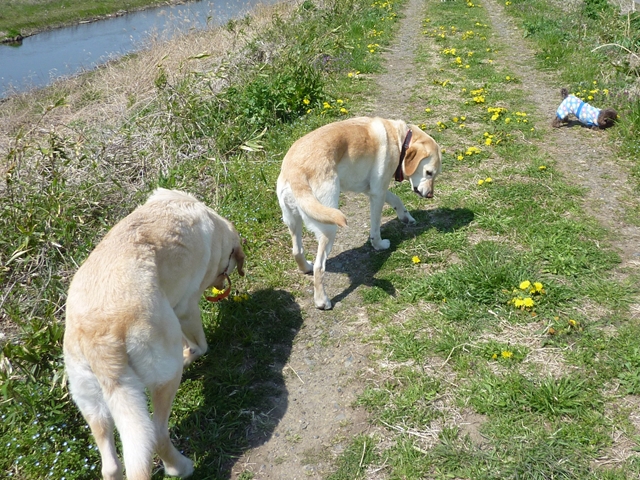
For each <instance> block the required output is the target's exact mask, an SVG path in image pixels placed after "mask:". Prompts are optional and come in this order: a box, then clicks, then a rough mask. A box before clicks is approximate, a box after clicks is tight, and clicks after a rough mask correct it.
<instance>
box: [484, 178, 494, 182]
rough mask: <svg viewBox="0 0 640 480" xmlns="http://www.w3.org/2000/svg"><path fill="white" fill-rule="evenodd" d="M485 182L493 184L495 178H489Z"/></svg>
mask: <svg viewBox="0 0 640 480" xmlns="http://www.w3.org/2000/svg"><path fill="white" fill-rule="evenodd" d="M484 181H485V183H491V182H493V178H491V177H487V178H485V179H484Z"/></svg>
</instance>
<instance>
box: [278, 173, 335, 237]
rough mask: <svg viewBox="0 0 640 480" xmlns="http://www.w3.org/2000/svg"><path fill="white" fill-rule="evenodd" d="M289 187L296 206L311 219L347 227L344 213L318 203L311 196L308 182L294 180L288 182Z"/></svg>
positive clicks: (314, 197)
mask: <svg viewBox="0 0 640 480" xmlns="http://www.w3.org/2000/svg"><path fill="white" fill-rule="evenodd" d="M289 185H290V187H291V192H292V193H293V196H294V197H295V198H296V200H297V202H298V205H299V206H300V208H301V209H302V211H303V212H304V213H306V214H307V215H309V216H310V217H311V218H313V219H314V220H317V221H318V222H321V223H328V224H334V225H338V226H339V227H346V226H347V217H345V216H344V213H342V212H341V211H340V210H338V209H337V208H332V207H327V206H326V205H323V204H322V203H320V201H319V200H318V199H317V198H316V196H315V195H314V194H313V191H312V190H311V185H309V182H308V180H306V179H296V180H294V181H290V182H289Z"/></svg>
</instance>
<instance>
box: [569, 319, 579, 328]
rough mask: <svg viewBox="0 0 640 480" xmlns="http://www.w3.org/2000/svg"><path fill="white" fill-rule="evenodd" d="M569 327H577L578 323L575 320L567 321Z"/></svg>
mask: <svg viewBox="0 0 640 480" xmlns="http://www.w3.org/2000/svg"><path fill="white" fill-rule="evenodd" d="M569 325H571V326H572V327H577V326H578V322H576V321H575V320H572V319H571V320H569Z"/></svg>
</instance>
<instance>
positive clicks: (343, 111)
mask: <svg viewBox="0 0 640 480" xmlns="http://www.w3.org/2000/svg"><path fill="white" fill-rule="evenodd" d="M340 113H349V110H347V109H346V108H344V107H342V108H341V109H340Z"/></svg>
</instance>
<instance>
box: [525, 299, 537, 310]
mask: <svg viewBox="0 0 640 480" xmlns="http://www.w3.org/2000/svg"><path fill="white" fill-rule="evenodd" d="M523 302H524V303H523V305H524V306H525V308H531V307H533V306H534V305H535V302H534V301H533V298H531V297H527V298H525V299H524V300H523Z"/></svg>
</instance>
